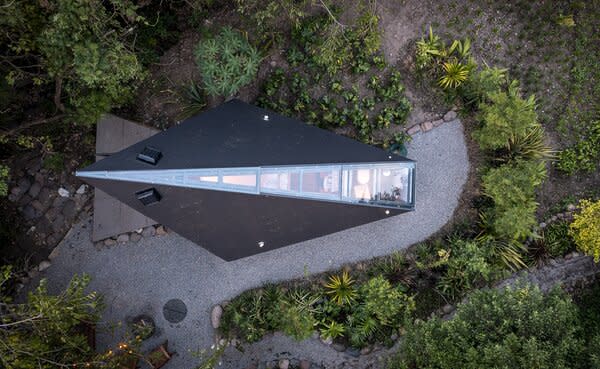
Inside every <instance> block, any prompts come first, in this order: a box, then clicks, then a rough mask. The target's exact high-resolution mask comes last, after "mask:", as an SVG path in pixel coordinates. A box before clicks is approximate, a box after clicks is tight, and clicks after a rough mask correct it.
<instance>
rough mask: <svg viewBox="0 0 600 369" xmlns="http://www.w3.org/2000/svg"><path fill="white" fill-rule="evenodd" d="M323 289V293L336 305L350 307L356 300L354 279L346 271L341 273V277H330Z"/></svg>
mask: <svg viewBox="0 0 600 369" xmlns="http://www.w3.org/2000/svg"><path fill="white" fill-rule="evenodd" d="M325 288H326V291H325V292H326V293H327V294H328V295H330V297H331V299H332V300H333V301H334V302H336V303H337V304H338V305H350V304H352V302H354V300H355V299H356V290H355V289H354V279H352V277H350V274H348V272H346V271H344V272H342V274H341V275H332V276H330V277H329V282H328V283H327V284H325Z"/></svg>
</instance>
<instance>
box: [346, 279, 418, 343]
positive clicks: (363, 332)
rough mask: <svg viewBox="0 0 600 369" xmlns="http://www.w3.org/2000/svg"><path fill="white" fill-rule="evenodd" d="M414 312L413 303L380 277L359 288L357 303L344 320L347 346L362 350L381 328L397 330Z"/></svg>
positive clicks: (399, 290)
mask: <svg viewBox="0 0 600 369" xmlns="http://www.w3.org/2000/svg"><path fill="white" fill-rule="evenodd" d="M413 310H414V301H413V299H412V298H411V297H408V296H407V295H406V294H405V293H404V292H403V291H402V290H401V289H399V288H398V287H393V286H392V285H391V284H390V282H389V281H388V280H386V279H385V278H383V277H382V276H378V277H374V278H371V279H370V280H368V281H367V282H366V283H364V284H363V285H361V286H360V288H359V292H358V299H357V304H356V306H354V307H353V308H352V309H351V311H350V312H349V315H348V317H347V332H348V337H349V339H350V343H351V344H352V345H354V346H356V347H363V346H364V345H366V344H367V343H369V342H371V341H372V339H373V337H374V335H375V333H376V332H377V331H379V330H381V329H382V328H383V327H398V326H399V325H400V324H401V323H403V321H404V319H405V318H406V317H407V316H408V314H409V313H411V312H412V311H413Z"/></svg>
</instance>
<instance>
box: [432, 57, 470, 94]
mask: <svg viewBox="0 0 600 369" xmlns="http://www.w3.org/2000/svg"><path fill="white" fill-rule="evenodd" d="M442 69H443V70H444V75H442V76H441V77H440V79H439V80H438V85H439V86H440V87H442V88H443V89H449V88H456V87H458V86H460V85H461V84H462V83H463V82H465V81H466V80H467V77H468V76H469V67H468V66H467V65H465V64H462V63H460V62H459V61H456V60H452V61H449V62H445V63H444V64H442Z"/></svg>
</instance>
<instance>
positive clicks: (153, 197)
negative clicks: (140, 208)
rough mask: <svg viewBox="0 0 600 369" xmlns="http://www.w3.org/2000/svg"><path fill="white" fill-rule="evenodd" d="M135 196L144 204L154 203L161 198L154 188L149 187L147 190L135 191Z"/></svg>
mask: <svg viewBox="0 0 600 369" xmlns="http://www.w3.org/2000/svg"><path fill="white" fill-rule="evenodd" d="M135 196H136V197H137V199H138V200H140V202H141V203H142V204H143V205H144V206H148V205H152V204H156V203H158V202H159V201H160V199H161V198H162V196H160V194H159V193H158V191H156V189H155V188H149V189H147V190H143V191H140V192H136V193H135Z"/></svg>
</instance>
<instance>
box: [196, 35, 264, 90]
mask: <svg viewBox="0 0 600 369" xmlns="http://www.w3.org/2000/svg"><path fill="white" fill-rule="evenodd" d="M195 55H196V63H197V64H198V68H199V69H200V73H201V75H202V81H203V83H204V88H205V89H206V92H207V93H208V94H210V95H213V96H233V95H234V94H235V93H236V92H237V91H238V90H239V89H240V88H241V87H243V86H245V85H247V84H248V83H250V82H252V80H254V78H255V77H256V73H257V71H258V66H259V65H260V62H261V60H262V58H261V56H260V54H259V52H258V50H256V48H254V47H253V46H252V45H250V43H249V42H248V40H247V39H246V38H244V37H243V36H242V35H241V34H240V33H239V32H237V31H234V30H233V29H231V28H229V27H224V28H222V29H221V31H220V33H219V34H218V35H216V36H214V37H212V38H209V39H206V40H202V41H200V43H199V44H198V47H197V48H196V52H195Z"/></svg>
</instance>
